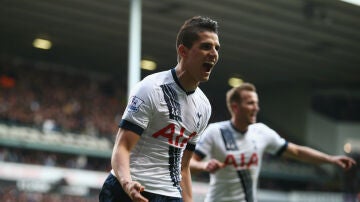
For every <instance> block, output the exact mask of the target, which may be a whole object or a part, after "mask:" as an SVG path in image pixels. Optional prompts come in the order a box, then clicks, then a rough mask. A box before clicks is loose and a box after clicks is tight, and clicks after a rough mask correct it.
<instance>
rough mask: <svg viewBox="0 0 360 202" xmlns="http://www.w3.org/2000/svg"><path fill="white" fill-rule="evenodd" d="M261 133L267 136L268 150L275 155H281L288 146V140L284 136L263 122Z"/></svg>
mask: <svg viewBox="0 0 360 202" xmlns="http://www.w3.org/2000/svg"><path fill="white" fill-rule="evenodd" d="M260 128H261V133H262V134H264V135H265V136H266V141H267V143H268V144H267V147H266V151H267V152H269V153H270V154H273V155H280V154H281V153H282V152H283V151H284V150H285V149H286V147H287V141H286V140H285V139H284V138H282V137H281V136H280V135H279V134H278V133H277V132H276V131H274V130H273V129H271V128H269V127H268V126H266V125H265V124H261V127H260Z"/></svg>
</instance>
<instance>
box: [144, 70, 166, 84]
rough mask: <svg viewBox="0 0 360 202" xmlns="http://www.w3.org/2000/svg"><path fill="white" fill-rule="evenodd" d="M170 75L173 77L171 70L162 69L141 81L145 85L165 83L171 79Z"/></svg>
mask: <svg viewBox="0 0 360 202" xmlns="http://www.w3.org/2000/svg"><path fill="white" fill-rule="evenodd" d="M169 77H171V73H170V70H166V71H161V72H156V73H153V74H150V75H148V76H146V77H145V78H144V79H143V80H142V81H141V83H143V84H144V85H149V84H153V85H156V84H163V83H164V82H166V80H168V79H169Z"/></svg>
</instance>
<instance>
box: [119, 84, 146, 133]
mask: <svg viewBox="0 0 360 202" xmlns="http://www.w3.org/2000/svg"><path fill="white" fill-rule="evenodd" d="M151 97H152V88H151V86H149V85H146V82H140V83H138V84H137V85H136V86H135V88H134V89H133V90H132V91H131V93H130V96H129V101H128V104H127V106H126V109H125V111H124V114H123V116H122V120H121V121H120V123H119V127H122V128H126V129H128V130H131V131H133V132H135V133H137V134H139V135H141V134H142V132H143V131H144V129H145V128H146V127H147V125H148V123H149V120H151V116H152V113H153V104H152V98H151Z"/></svg>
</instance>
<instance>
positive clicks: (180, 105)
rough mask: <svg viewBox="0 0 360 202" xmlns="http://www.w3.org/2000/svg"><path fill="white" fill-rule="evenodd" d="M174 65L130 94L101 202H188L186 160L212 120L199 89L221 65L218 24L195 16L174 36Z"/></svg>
mask: <svg viewBox="0 0 360 202" xmlns="http://www.w3.org/2000/svg"><path fill="white" fill-rule="evenodd" d="M176 48H177V55H178V64H177V65H176V67H175V68H173V69H170V70H167V71H163V72H159V73H155V74H152V75H149V76H147V77H146V78H144V79H143V80H142V81H141V82H139V83H138V84H137V85H136V86H134V88H133V89H132V90H131V93H130V98H129V103H128V105H127V108H126V110H125V112H124V114H123V117H122V120H121V121H120V124H119V130H118V133H117V137H116V141H115V145H114V148H113V153H112V157H111V165H112V170H111V173H110V174H109V176H108V178H107V179H106V180H105V182H104V185H103V187H102V190H101V192H100V194H99V199H100V201H101V202H105V201H106V202H115V201H118V202H120V201H121V202H128V201H137V202H138V201H139V202H145V201H150V202H156V201H171V202H181V201H186V202H191V201H193V200H192V186H191V175H190V166H189V163H190V159H191V156H192V154H193V151H194V150H195V145H196V143H197V141H198V140H199V137H200V134H201V133H202V132H203V131H204V130H205V128H206V126H207V124H208V121H209V119H210V115H211V106H210V102H209V100H208V99H207V97H206V96H205V94H204V93H203V92H202V91H201V90H200V89H199V88H198V85H199V83H200V82H205V81H208V79H209V76H210V73H211V71H212V69H213V67H214V66H215V64H216V63H217V61H218V59H219V54H218V51H219V48H220V43H219V39H218V25H217V22H216V21H214V20H212V19H210V18H207V17H201V16H196V17H193V18H191V19H188V20H186V21H185V23H184V24H183V26H182V27H181V28H180V30H179V32H178V35H177V42H176Z"/></svg>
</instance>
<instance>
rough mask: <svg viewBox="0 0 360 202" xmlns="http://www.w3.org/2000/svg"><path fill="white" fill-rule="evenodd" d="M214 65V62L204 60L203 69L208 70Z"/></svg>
mask: <svg viewBox="0 0 360 202" xmlns="http://www.w3.org/2000/svg"><path fill="white" fill-rule="evenodd" d="M214 65H215V63H214V62H204V64H203V66H204V67H205V70H206V71H207V72H209V71H210V70H211V68H213V67H214Z"/></svg>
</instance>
